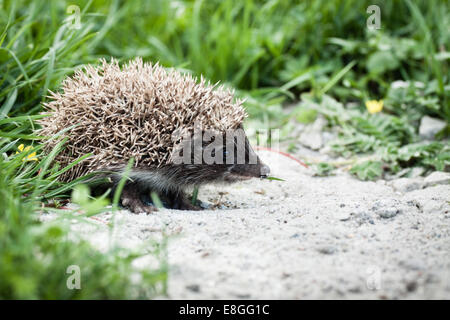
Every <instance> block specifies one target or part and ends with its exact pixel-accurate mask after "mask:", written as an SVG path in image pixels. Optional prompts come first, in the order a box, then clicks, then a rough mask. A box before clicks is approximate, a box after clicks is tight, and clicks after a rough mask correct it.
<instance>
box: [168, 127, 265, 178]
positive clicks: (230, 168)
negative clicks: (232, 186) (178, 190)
mask: <svg viewBox="0 0 450 320" xmlns="http://www.w3.org/2000/svg"><path fill="white" fill-rule="evenodd" d="M185 146H186V149H184V150H183V155H184V158H183V160H184V161H182V162H181V163H178V164H177V165H175V166H174V167H172V172H173V173H174V174H173V178H174V179H175V180H176V181H177V183H179V184H185V185H191V184H196V185H199V184H204V183H214V182H227V183H232V182H236V181H242V180H248V179H250V178H253V177H257V178H265V177H267V176H268V175H269V172H270V169H269V167H268V166H267V165H265V164H264V163H263V162H262V161H261V160H260V159H259V157H258V156H257V155H256V153H255V152H254V151H253V149H252V147H251V145H250V143H249V141H248V139H247V137H246V135H245V133H244V131H243V130H242V129H238V130H233V131H230V132H226V133H225V134H219V135H217V134H215V135H214V134H209V133H206V132H203V133H202V135H201V136H200V137H198V138H197V139H193V138H192V137H191V139H190V140H189V141H188V142H187V143H186V144H185Z"/></svg>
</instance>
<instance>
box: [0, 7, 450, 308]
mask: <svg viewBox="0 0 450 320" xmlns="http://www.w3.org/2000/svg"><path fill="white" fill-rule="evenodd" d="M72 4H74V3H72V2H70V1H25V0H19V1H13V0H9V1H6V0H5V1H0V139H1V140H0V151H1V152H0V172H1V175H0V197H1V199H0V200H1V201H0V233H1V237H0V241H1V246H0V259H2V260H1V264H0V279H2V280H4V279H9V280H8V281H1V282H0V298H67V299H69V298H126V297H151V296H153V295H154V294H158V293H163V292H164V287H165V281H166V280H165V279H166V276H167V275H166V270H165V269H164V267H162V268H161V270H132V269H130V268H131V266H130V261H132V260H133V259H134V258H135V257H137V256H140V255H143V254H152V255H154V256H155V257H157V258H158V259H161V263H162V265H163V266H164V263H165V262H164V243H162V244H161V243H160V244H149V246H148V247H147V248H141V249H140V250H137V252H127V251H124V252H118V250H119V249H117V248H111V251H110V252H108V253H99V252H97V251H96V250H95V249H93V248H92V247H90V245H89V244H87V243H85V242H83V241H81V242H80V244H76V245H74V242H73V240H69V237H68V235H69V234H70V232H69V231H68V229H67V225H66V223H65V221H66V220H65V218H66V217H67V216H68V215H73V213H70V214H68V213H67V212H66V211H61V210H60V211H58V213H59V214H60V215H61V219H57V220H56V221H55V222H54V223H46V224H41V223H39V222H38V219H37V215H38V214H39V213H40V212H41V211H49V210H52V211H53V210H56V209H50V208H42V203H47V202H48V201H56V203H58V201H60V199H64V198H67V197H68V196H70V193H71V192H72V190H73V195H72V197H73V200H74V201H75V202H77V203H78V204H79V205H80V206H81V207H82V209H83V210H84V212H85V215H86V216H90V215H93V214H96V213H99V212H102V211H103V210H104V207H105V204H106V201H107V200H106V199H105V197H100V198H92V197H90V196H89V191H88V189H86V187H84V186H83V185H82V184H81V183H82V182H83V180H84V179H80V180H77V181H74V182H72V183H70V184H60V183H59V182H58V180H57V177H58V176H59V175H60V174H61V173H63V172H64V170H67V168H60V167H59V166H58V165H57V164H54V163H53V162H52V161H51V160H52V159H53V157H54V156H55V155H56V153H57V152H59V150H60V147H62V146H61V145H60V147H58V148H56V149H55V150H53V152H52V153H51V154H49V155H44V154H42V153H41V151H42V145H41V140H42V137H38V136H36V135H35V134H34V133H33V132H34V129H35V128H36V124H35V120H36V119H38V118H39V117H40V115H38V114H39V112H41V111H42V102H45V101H46V99H47V97H46V96H47V94H48V90H58V87H59V84H60V82H61V80H62V79H63V78H64V77H65V76H66V75H70V74H72V73H73V71H74V70H75V69H76V68H78V67H80V66H81V65H83V64H85V63H95V62H96V61H98V58H100V57H107V58H108V57H110V56H114V57H116V58H118V59H119V60H121V61H125V60H127V59H130V58H133V57H135V56H142V57H143V58H144V60H150V61H159V62H160V63H161V64H162V65H164V66H167V67H175V68H178V69H180V70H183V71H185V72H190V73H192V74H194V75H197V76H199V75H201V74H202V75H204V76H205V77H206V78H207V79H209V80H211V81H212V82H216V81H221V82H223V83H225V84H226V85H228V86H232V87H234V88H236V89H237V92H238V95H239V96H242V97H245V98H247V102H246V104H245V105H246V108H247V111H248V113H249V114H250V119H249V123H248V124H249V125H252V126H263V127H271V128H280V129H281V131H282V132H285V133H286V135H285V136H286V138H290V137H289V134H288V133H289V132H290V131H291V130H290V127H289V124H290V123H292V120H293V121H296V122H299V123H309V122H311V121H314V119H316V117H317V115H318V114H322V115H324V116H325V117H326V118H327V119H328V121H329V123H330V125H331V126H334V127H335V128H337V129H338V131H339V137H338V139H336V140H335V141H332V142H331V144H330V146H331V147H332V149H333V150H334V151H335V152H336V153H337V154H339V155H343V156H345V157H347V158H349V159H350V160H349V161H347V162H346V164H350V166H351V167H352V168H351V172H353V173H354V174H355V176H357V177H359V178H360V179H377V178H380V177H383V176H384V175H385V174H387V173H389V174H395V173H398V172H403V171H404V170H405V169H411V168H413V167H421V168H423V169H424V170H448V168H449V165H450V151H449V145H448V140H445V139H446V138H447V137H448V134H449V132H450V129H449V126H448V125H447V128H446V129H444V130H443V131H442V132H441V133H440V134H439V135H438V137H437V138H436V140H435V141H433V142H431V143H429V142H423V141H421V140H420V137H419V136H418V127H419V122H420V119H421V118H422V117H423V116H425V115H428V116H432V117H436V118H440V119H443V120H444V121H447V124H448V121H449V120H450V99H449V95H450V85H449V73H450V72H449V68H448V61H449V59H450V54H449V48H448V44H449V43H450V32H449V31H448V30H449V29H450V9H449V5H448V2H446V1H438V0H434V1H433V0H431V1H426V0H416V1H412V0H407V1H359V0H346V1H344V0H336V1H329V0H316V1H283V0H278V1H277V0H272V1H256V0H250V1H238V0H225V1H219V0H208V1H206V0H203V1H200V0H197V1H181V0H180V1H166V0H152V1H143V0H142V1H114V0H112V1H77V2H76V4H77V5H78V6H79V7H80V12H81V17H80V26H81V28H80V29H72V28H71V27H70V24H71V20H70V19H69V20H67V19H68V18H69V14H68V13H67V12H66V10H67V8H68V6H69V5H72ZM371 4H378V5H379V6H380V7H381V29H380V30H377V31H370V30H368V29H367V28H366V19H367V17H368V15H367V14H366V8H367V6H369V5H371ZM399 80H400V81H404V82H405V83H406V84H407V85H406V86H402V87H398V86H397V87H396V86H392V83H394V82H395V81H399ZM373 99H376V100H380V99H383V100H384V109H383V111H382V112H381V113H379V114H374V115H370V114H368V113H367V110H366V109H365V105H364V104H365V101H367V100H373ZM297 103H298V104H299V105H298V107H297V108H296V109H295V112H292V113H289V114H286V113H285V112H283V109H284V107H285V106H286V105H287V104H297ZM20 144H25V145H30V146H32V147H33V149H32V150H31V151H30V152H36V153H37V158H38V161H22V159H24V158H25V157H26V156H27V154H26V153H20V154H19V155H15V152H16V150H17V147H18V146H19V145H20ZM86 156H89V155H86ZM360 159H362V160H360ZM75 164H76V163H74V164H72V165H75ZM317 167H318V172H319V175H327V174H332V172H333V170H334V169H335V167H336V166H335V164H333V163H331V164H324V163H320V164H318V165H317ZM55 199H56V200H55ZM117 201H118V198H117V194H116V198H115V201H114V202H113V208H116V207H117ZM78 218H79V219H81V218H82V219H86V217H78ZM92 257H95V258H92ZM120 257H126V258H120ZM73 261H77V262H78V263H74V262H73ZM71 264H82V265H83V266H85V267H86V270H88V271H86V277H87V278H86V279H87V280H86V281H83V285H84V289H83V290H81V291H79V292H78V291H71V290H67V288H66V287H65V279H66V277H67V275H66V274H65V268H67V266H68V265H71ZM99 270H103V271H99ZM133 272H137V273H141V275H142V277H143V279H145V280H144V281H142V282H141V283H140V284H135V283H132V282H131V281H130V278H129V275H130V274H132V273H133Z"/></svg>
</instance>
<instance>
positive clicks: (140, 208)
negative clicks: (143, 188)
mask: <svg viewBox="0 0 450 320" xmlns="http://www.w3.org/2000/svg"><path fill="white" fill-rule="evenodd" d="M121 204H122V206H123V207H125V208H127V209H128V210H130V211H131V212H133V213H136V214H137V213H142V212H145V213H147V214H149V213H152V212H154V211H158V209H157V208H155V207H152V206H147V205H145V204H144V203H143V202H142V200H141V199H139V198H137V197H135V196H129V195H127V194H124V195H122V197H121Z"/></svg>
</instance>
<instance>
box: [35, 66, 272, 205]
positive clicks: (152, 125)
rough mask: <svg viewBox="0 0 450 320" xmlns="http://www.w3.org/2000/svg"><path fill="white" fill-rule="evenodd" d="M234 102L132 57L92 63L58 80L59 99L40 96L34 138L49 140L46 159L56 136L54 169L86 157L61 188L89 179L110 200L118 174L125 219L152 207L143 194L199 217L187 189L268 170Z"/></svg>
mask: <svg viewBox="0 0 450 320" xmlns="http://www.w3.org/2000/svg"><path fill="white" fill-rule="evenodd" d="M234 95H235V94H234V91H233V90H231V89H227V88H225V87H224V86H223V85H221V86H218V83H216V84H214V85H212V84H211V83H210V82H207V81H205V79H204V78H203V77H200V80H199V79H198V78H196V77H193V76H192V75H190V74H187V73H180V72H179V71H177V70H175V69H166V68H164V67H162V66H161V65H159V63H155V64H152V63H150V62H143V60H142V59H141V58H136V59H134V60H130V61H129V62H127V63H125V64H123V65H122V66H120V65H119V63H118V61H117V60H116V59H111V61H110V62H107V61H106V60H105V59H101V60H100V63H99V64H97V65H86V66H84V67H82V68H80V69H78V70H77V71H75V72H74V74H73V76H71V77H67V78H66V79H65V80H63V82H62V84H61V90H59V91H58V92H52V91H49V96H48V101H47V102H46V103H44V104H43V108H44V113H45V114H46V115H47V116H46V117H45V118H43V119H41V120H39V124H40V126H41V128H40V129H39V134H40V135H43V136H46V137H55V135H57V136H58V138H53V139H46V140H45V147H44V151H47V152H49V151H50V150H52V149H53V148H55V146H56V145H57V143H59V141H61V139H65V141H64V148H63V149H62V151H61V152H60V153H59V154H58V155H57V156H56V157H55V160H54V161H56V162H58V163H60V164H61V165H63V166H67V165H69V164H70V163H72V162H73V161H75V160H77V159H79V158H81V157H83V156H85V155H86V154H90V156H89V157H83V160H82V161H80V162H78V163H77V164H76V165H74V166H72V167H70V169H68V170H67V171H65V172H64V173H62V174H61V175H60V176H59V179H60V180H61V181H63V182H69V181H72V180H74V179H76V178H79V177H82V176H85V175H88V174H91V173H92V175H91V176H94V177H97V179H94V180H92V179H91V180H88V181H89V182H90V183H91V184H92V185H93V186H94V190H95V191H96V193H103V192H107V191H108V190H109V194H110V195H112V194H114V191H115V190H116V188H117V186H118V184H119V182H120V180H121V179H122V177H123V176H124V175H126V182H125V184H124V187H123V189H122V192H121V195H120V203H119V204H120V205H121V206H122V207H125V208H127V209H129V210H130V211H132V212H134V213H141V212H146V213H150V212H152V211H155V210H157V209H156V207H155V205H153V204H152V203H151V199H150V196H149V195H150V194H151V193H156V195H157V196H158V197H159V198H160V199H161V201H162V203H163V204H164V206H165V207H167V208H172V209H179V210H201V209H202V207H201V206H200V205H198V203H192V201H191V200H190V199H189V197H188V196H187V192H186V190H187V189H189V188H192V187H199V186H201V185H204V184H208V183H232V182H237V181H242V180H247V179H250V178H253V177H256V178H266V177H268V175H269V172H270V169H269V167H268V166H267V165H265V164H264V163H263V162H262V161H261V160H260V159H259V157H258V156H257V155H256V153H255V152H254V150H253V149H252V147H251V145H250V143H249V141H248V138H247V136H246V134H245V131H244V129H243V121H244V119H245V118H246V117H247V114H246V112H245V110H244V107H243V102H244V101H243V100H240V99H236V98H235V97H234ZM230 137H231V138H230ZM131 158H133V159H134V163H133V166H132V169H131V170H126V168H127V164H128V163H129V160H130V159H131ZM211 159H213V161H211ZM180 160H181V161H180ZM100 178H101V179H100ZM96 181H102V182H101V183H96Z"/></svg>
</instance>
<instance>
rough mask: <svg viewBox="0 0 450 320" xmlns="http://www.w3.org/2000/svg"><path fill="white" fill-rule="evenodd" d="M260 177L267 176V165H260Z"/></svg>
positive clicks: (268, 171)
mask: <svg viewBox="0 0 450 320" xmlns="http://www.w3.org/2000/svg"><path fill="white" fill-rule="evenodd" d="M260 173H261V178H267V177H268V176H269V173H270V168H269V166H266V165H265V164H263V165H262V167H261V172H260Z"/></svg>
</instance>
